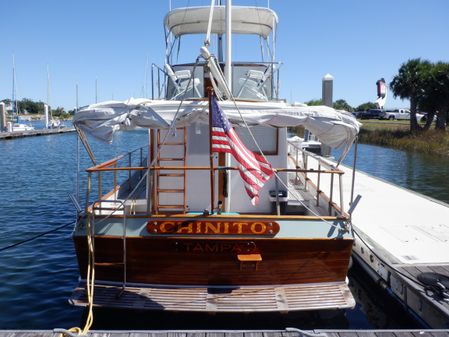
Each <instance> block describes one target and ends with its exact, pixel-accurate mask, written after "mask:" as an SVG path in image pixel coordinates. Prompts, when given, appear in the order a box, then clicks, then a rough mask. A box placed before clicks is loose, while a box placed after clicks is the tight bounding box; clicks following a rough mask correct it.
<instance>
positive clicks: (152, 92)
mask: <svg viewBox="0 0 449 337" xmlns="http://www.w3.org/2000/svg"><path fill="white" fill-rule="evenodd" d="M151 99H152V100H154V63H153V64H152V65H151Z"/></svg>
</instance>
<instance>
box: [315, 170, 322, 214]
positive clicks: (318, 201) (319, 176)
mask: <svg viewBox="0 0 449 337" xmlns="http://www.w3.org/2000/svg"><path fill="white" fill-rule="evenodd" d="M320 171H321V163H320V162H318V178H317V185H316V205H317V206H320V190H321V188H320V182H321V172H320Z"/></svg>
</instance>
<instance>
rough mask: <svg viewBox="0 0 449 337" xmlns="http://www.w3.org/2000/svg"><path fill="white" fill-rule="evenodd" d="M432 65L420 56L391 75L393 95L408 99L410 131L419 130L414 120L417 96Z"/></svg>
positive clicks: (423, 87) (423, 88)
mask: <svg viewBox="0 0 449 337" xmlns="http://www.w3.org/2000/svg"><path fill="white" fill-rule="evenodd" d="M431 67H432V65H431V63H430V62H429V61H427V60H421V59H420V58H417V59H412V60H408V61H407V62H406V63H403V64H402V65H401V67H400V68H399V72H398V74H397V75H396V76H395V77H393V81H391V83H390V88H391V90H392V91H393V95H394V97H395V98H396V97H400V98H401V99H407V98H408V99H409V100H410V131H411V132H415V131H418V130H420V126H419V125H418V121H417V120H416V110H417V106H418V103H419V98H420V97H421V95H422V92H423V91H424V90H425V86H424V83H425V82H426V81H425V76H426V74H428V72H429V71H430V69H431Z"/></svg>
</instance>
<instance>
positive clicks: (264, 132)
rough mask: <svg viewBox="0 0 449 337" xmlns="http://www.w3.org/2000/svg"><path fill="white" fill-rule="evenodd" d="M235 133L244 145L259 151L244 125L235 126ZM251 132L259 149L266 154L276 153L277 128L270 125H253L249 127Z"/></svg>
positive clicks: (256, 151)
mask: <svg viewBox="0 0 449 337" xmlns="http://www.w3.org/2000/svg"><path fill="white" fill-rule="evenodd" d="M235 130H236V132H237V134H238V135H239V137H240V139H241V140H242V142H243V143H244V144H245V146H246V147H247V148H248V149H249V150H251V151H253V152H255V153H259V149H258V148H257V146H256V144H254V141H253V139H252V137H251V135H250V134H249V131H248V129H247V128H245V127H236V128H235ZM251 132H252V133H253V135H254V138H256V141H257V143H258V144H259V146H260V148H261V150H262V151H263V153H264V154H266V155H277V154H278V129H277V128H273V127H271V126H253V127H251Z"/></svg>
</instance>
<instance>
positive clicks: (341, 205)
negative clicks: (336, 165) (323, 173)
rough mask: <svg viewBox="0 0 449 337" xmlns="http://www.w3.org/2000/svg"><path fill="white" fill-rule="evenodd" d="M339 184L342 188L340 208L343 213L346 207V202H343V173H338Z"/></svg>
mask: <svg viewBox="0 0 449 337" xmlns="http://www.w3.org/2000/svg"><path fill="white" fill-rule="evenodd" d="M338 184H339V189H340V210H341V213H342V214H343V213H344V211H345V209H344V203H343V175H341V174H339V175H338Z"/></svg>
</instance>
